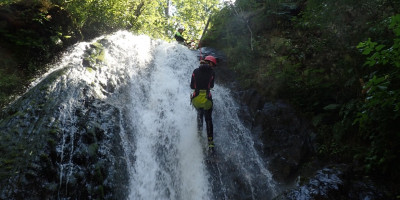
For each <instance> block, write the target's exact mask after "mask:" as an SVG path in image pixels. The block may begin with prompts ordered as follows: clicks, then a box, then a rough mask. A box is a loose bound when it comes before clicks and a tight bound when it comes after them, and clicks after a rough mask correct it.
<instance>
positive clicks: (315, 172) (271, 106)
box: [238, 90, 386, 200]
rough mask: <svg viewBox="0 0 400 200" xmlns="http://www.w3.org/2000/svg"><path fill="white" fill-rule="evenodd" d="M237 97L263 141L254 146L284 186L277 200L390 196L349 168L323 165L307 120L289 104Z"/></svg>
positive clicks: (250, 94) (246, 93)
mask: <svg viewBox="0 0 400 200" xmlns="http://www.w3.org/2000/svg"><path fill="white" fill-rule="evenodd" d="M238 98H239V99H240V101H241V102H242V103H243V111H242V112H243V115H242V116H243V120H244V121H247V124H248V125H249V126H250V127H251V129H252V133H253V134H254V138H256V139H255V140H256V141H259V142H258V143H255V145H256V146H257V149H258V150H259V151H260V152H262V153H263V154H264V155H265V156H266V160H268V161H269V170H270V171H271V172H272V174H273V177H274V179H275V180H276V181H277V182H278V183H280V184H281V186H282V192H281V194H280V195H278V196H277V197H275V198H274V199H277V200H281V199H282V200H283V199H293V200H294V199H385V198H386V197H385V195H384V191H385V189H383V188H379V187H378V186H377V183H374V182H373V181H371V180H370V179H369V178H367V177H358V176H357V175H356V173H355V172H354V171H353V169H352V167H351V165H349V164H332V163H331V164H328V163H322V162H321V161H319V160H318V159H317V158H316V156H315V155H316V154H315V152H316V144H315V141H314V135H315V134H314V132H313V131H312V129H311V126H309V122H307V120H305V119H302V118H301V117H300V116H299V115H298V114H296V111H295V109H294V108H292V107H291V106H290V105H289V104H287V103H285V102H283V101H275V102H266V101H265V100H264V99H262V98H261V96H260V95H259V94H258V93H257V92H256V91H255V90H246V91H242V92H239V93H238ZM284 188H287V189H284Z"/></svg>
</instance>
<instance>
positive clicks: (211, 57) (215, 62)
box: [204, 56, 217, 65]
mask: <svg viewBox="0 0 400 200" xmlns="http://www.w3.org/2000/svg"><path fill="white" fill-rule="evenodd" d="M204 60H207V61H210V62H212V63H214V65H217V59H215V58H214V56H206V58H204Z"/></svg>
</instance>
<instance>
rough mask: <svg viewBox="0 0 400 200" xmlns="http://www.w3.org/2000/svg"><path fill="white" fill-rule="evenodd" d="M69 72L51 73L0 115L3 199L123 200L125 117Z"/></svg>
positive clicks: (105, 90) (0, 187)
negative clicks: (68, 199) (123, 131)
mask: <svg viewBox="0 0 400 200" xmlns="http://www.w3.org/2000/svg"><path fill="white" fill-rule="evenodd" d="M92 48H94V47H92ZM97 67H99V66H97ZM78 68H79V67H78ZM80 70H81V71H82V72H86V71H87V70H86V69H85V68H83V67H81V69H80ZM72 71H73V70H72V68H71V67H64V68H62V69H59V70H56V71H54V72H53V73H51V74H50V75H49V76H47V78H46V79H44V80H43V81H41V82H40V83H39V84H38V85H36V86H35V87H34V88H32V89H31V90H30V91H29V92H28V93H26V94H25V95H24V96H23V97H21V98H20V99H19V100H17V101H16V102H15V103H13V104H12V105H11V106H9V107H8V108H7V110H5V111H4V112H3V113H2V115H1V117H0V149H1V152H4V154H3V155H2V156H1V158H0V172H1V173H0V199H53V198H56V197H57V198H60V199H63V198H66V197H68V198H71V199H126V197H127V195H128V192H129V190H128V188H127V187H128V185H129V180H128V179H129V176H128V175H127V174H128V172H127V163H126V160H125V159H124V150H123V149H122V146H121V136H120V135H119V133H120V132H121V129H124V130H128V129H129V127H127V126H126V125H124V124H123V123H121V122H122V121H124V119H123V118H124V112H125V111H124V110H123V109H121V108H118V107H116V106H115V105H112V104H111V103H110V101H107V99H101V98H96V95H98V94H97V93H96V92H95V91H94V87H93V86H92V85H88V84H85V83H83V82H80V81H77V82H75V81H76V80H74V79H69V78H66V77H68V75H69V74H72ZM88 73H89V72H88ZM72 77H74V76H73V75H72ZM93 84H94V83H93ZM99 87H101V88H103V93H106V95H107V96H108V97H110V96H112V92H114V91H115V90H114V89H115V88H112V89H109V87H106V86H99Z"/></svg>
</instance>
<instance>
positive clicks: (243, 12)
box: [204, 0, 400, 191]
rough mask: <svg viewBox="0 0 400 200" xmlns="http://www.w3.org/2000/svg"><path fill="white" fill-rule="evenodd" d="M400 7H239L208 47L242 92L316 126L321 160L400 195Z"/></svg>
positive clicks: (244, 0) (228, 13)
mask: <svg viewBox="0 0 400 200" xmlns="http://www.w3.org/2000/svg"><path fill="white" fill-rule="evenodd" d="M399 11H400V3H398V2H394V1H383V0H382V1H375V0H374V1H372V0H371V1H369V0H368V1H344V0H341V1H315V0H308V1H305V0H303V1H295V0H292V1H284V2H282V1H271V0H263V1H256V0H237V1H236V3H235V5H232V6H228V7H225V8H224V9H223V10H222V11H221V12H219V13H218V14H216V15H215V16H213V18H212V19H213V20H212V24H213V26H212V28H211V30H210V31H209V34H207V36H206V38H205V41H204V43H205V44H204V45H207V46H214V47H216V48H218V49H221V50H223V51H224V52H226V54H227V56H228V57H229V58H230V63H229V67H230V68H231V69H233V70H235V71H236V72H237V74H238V77H239V79H240V80H241V83H242V87H244V88H257V90H258V92H259V93H260V94H262V95H263V96H264V98H265V100H274V99H284V100H287V101H289V102H291V103H292V104H294V105H296V106H297V108H298V110H299V112H301V113H303V114H304V116H305V117H307V118H309V119H310V121H311V122H312V124H313V125H314V127H315V129H316V132H317V139H316V141H317V142H318V145H317V155H318V157H319V158H320V159H323V160H326V161H331V162H346V163H353V164H354V165H353V166H354V168H355V171H356V172H359V173H360V174H363V175H372V176H374V177H375V178H382V179H383V180H385V182H389V181H390V183H389V184H387V185H391V186H390V187H392V188H391V189H392V191H395V188H396V187H398V186H399V181H398V179H399V178H400V173H399V172H398V170H396V169H398V168H399V167H400V166H399V163H400V162H399V155H400V154H399V153H400V152H399V151H400V148H399V147H400V135H399V132H398V125H397V124H399V122H400V115H399V113H400V112H399V108H400V98H399V97H400V90H399V83H400V82H399V81H400V76H399V67H400V64H399V54H400V48H399V45H400V43H399V41H400V33H399V27H400V23H399V22H400V21H399V20H400V15H399V14H398V13H399Z"/></svg>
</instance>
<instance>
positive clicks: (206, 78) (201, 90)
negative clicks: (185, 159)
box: [190, 56, 217, 151]
mask: <svg viewBox="0 0 400 200" xmlns="http://www.w3.org/2000/svg"><path fill="white" fill-rule="evenodd" d="M216 65H217V60H216V59H215V57H213V56H206V57H205V59H204V60H201V61H200V66H199V67H198V68H196V69H195V70H193V73H192V79H191V81H190V88H192V89H193V90H194V92H193V94H192V95H191V102H192V105H193V106H194V107H195V108H196V110H197V127H198V131H199V133H200V134H201V132H202V130H203V118H204V119H205V121H206V129H207V139H208V148H209V150H210V151H213V150H214V140H213V139H214V132H213V131H214V130H213V123H212V110H213V100H212V96H211V92H210V89H211V88H213V87H214V79H215V72H214V67H215V66H216Z"/></svg>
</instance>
